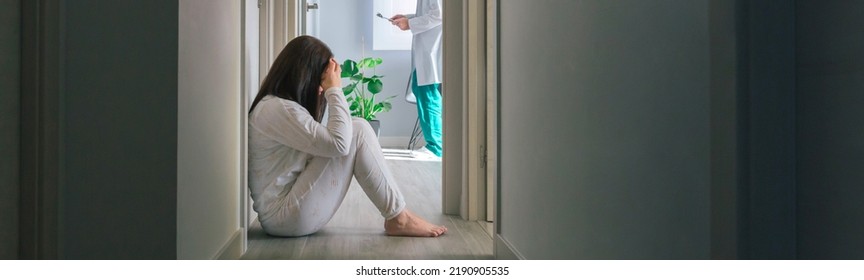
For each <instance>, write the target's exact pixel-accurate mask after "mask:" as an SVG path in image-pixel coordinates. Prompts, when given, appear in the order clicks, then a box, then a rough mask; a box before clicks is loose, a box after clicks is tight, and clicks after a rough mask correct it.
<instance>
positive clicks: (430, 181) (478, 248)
mask: <svg viewBox="0 0 864 280" xmlns="http://www.w3.org/2000/svg"><path fill="white" fill-rule="evenodd" d="M387 162H388V165H389V167H390V168H391V170H392V171H393V174H394V175H395V177H396V180H397V182H399V184H400V189H401V190H402V194H403V195H405V200H406V202H407V203H408V207H409V209H411V210H412V211H414V212H415V213H417V214H418V215H420V216H421V217H424V218H426V219H427V220H429V221H430V222H432V223H436V224H442V225H445V226H446V227H447V228H448V230H449V231H448V232H447V234H445V235H443V236H441V237H438V238H411V237H390V236H386V235H385V234H384V218H382V217H381V215H380V214H378V210H377V209H375V207H374V206H373V205H372V203H371V202H369V199H368V198H366V195H365V194H364V193H363V191H362V190H361V189H360V186H359V185H357V182H356V181H355V182H353V183H352V185H351V188H350V190H349V191H348V196H347V197H346V198H345V201H344V202H343V204H342V206H341V207H340V209H339V211H337V212H336V215H335V216H334V217H333V219H332V220H330V223H328V224H327V225H326V226H325V227H324V228H323V229H322V230H321V231H319V232H318V233H315V234H313V235H310V236H305V237H297V238H282V237H273V236H269V235H267V234H266V233H264V231H263V230H262V229H261V225H260V224H258V222H257V221H255V222H254V224H253V225H252V226H251V227H250V230H249V249H248V251H247V252H246V254H245V255H244V256H243V257H242V259H312V260H320V259H338V260H352V259H363V260H371V259H423V260H435V259H466V260H473V259H491V258H492V238H491V237H490V235H489V233H488V232H487V230H486V228H487V224H486V223H485V222H469V221H465V220H462V219H461V218H460V217H459V216H448V215H444V214H442V211H441V162H430V161H405V160H387Z"/></svg>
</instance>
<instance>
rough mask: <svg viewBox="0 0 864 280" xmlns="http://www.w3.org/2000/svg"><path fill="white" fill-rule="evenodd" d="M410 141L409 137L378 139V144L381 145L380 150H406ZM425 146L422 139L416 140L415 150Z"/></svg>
mask: <svg viewBox="0 0 864 280" xmlns="http://www.w3.org/2000/svg"><path fill="white" fill-rule="evenodd" d="M409 140H411V138H410V137H402V136H395V137H379V138H378V142H379V143H380V144H381V147H382V148H390V149H406V148H408V141H409ZM424 145H426V141H423V137H422V136H421V137H420V139H418V140H417V145H415V146H416V147H414V148H415V149H416V148H420V147H423V146H424Z"/></svg>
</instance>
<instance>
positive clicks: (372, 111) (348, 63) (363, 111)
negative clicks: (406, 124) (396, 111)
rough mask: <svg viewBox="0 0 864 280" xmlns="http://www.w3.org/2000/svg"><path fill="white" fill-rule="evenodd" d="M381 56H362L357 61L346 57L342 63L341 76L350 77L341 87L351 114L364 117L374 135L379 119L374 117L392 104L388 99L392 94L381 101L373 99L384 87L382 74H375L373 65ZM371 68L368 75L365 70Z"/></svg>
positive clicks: (376, 63) (374, 65) (387, 109)
mask: <svg viewBox="0 0 864 280" xmlns="http://www.w3.org/2000/svg"><path fill="white" fill-rule="evenodd" d="M381 62H383V60H382V59H381V58H371V57H367V58H363V59H361V60H360V61H359V62H357V61H354V60H351V59H346V60H345V62H343V63H342V78H350V79H351V82H350V83H349V84H348V85H347V86H345V87H343V88H342V92H344V93H345V96H346V97H347V98H346V100H347V101H348V105H349V106H350V108H349V109H350V110H351V115H352V116H355V117H360V118H363V119H365V120H366V121H368V122H369V124H370V125H372V129H374V130H375V135H378V134H379V131H380V128H381V121H379V120H377V119H375V116H376V115H377V114H378V113H381V112H387V111H390V109H391V108H393V105H392V104H390V99H393V97H396V96H395V95H394V96H390V97H387V98H385V99H383V100H381V101H375V96H376V95H377V94H378V93H380V92H381V91H382V90H383V89H384V83H383V82H381V78H383V77H384V76H381V75H376V74H375V67H377V66H378V65H380V64H381ZM368 70H372V75H368V74H367V73H366V71H368Z"/></svg>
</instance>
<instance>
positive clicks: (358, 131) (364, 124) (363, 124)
mask: <svg viewBox="0 0 864 280" xmlns="http://www.w3.org/2000/svg"><path fill="white" fill-rule="evenodd" d="M351 124H352V126H353V127H352V128H353V129H354V135H364V136H365V135H374V134H375V131H373V130H372V125H370V124H369V122H368V121H366V120H365V119H361V118H358V117H353V118H352V119H351Z"/></svg>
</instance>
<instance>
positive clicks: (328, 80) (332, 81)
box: [321, 58, 342, 90]
mask: <svg viewBox="0 0 864 280" xmlns="http://www.w3.org/2000/svg"><path fill="white" fill-rule="evenodd" d="M321 87H322V88H323V89H324V90H327V89H329V88H332V87H342V67H340V66H339V63H336V60H335V59H332V58H331V59H330V63H329V64H327V68H326V69H324V73H323V74H321Z"/></svg>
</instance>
